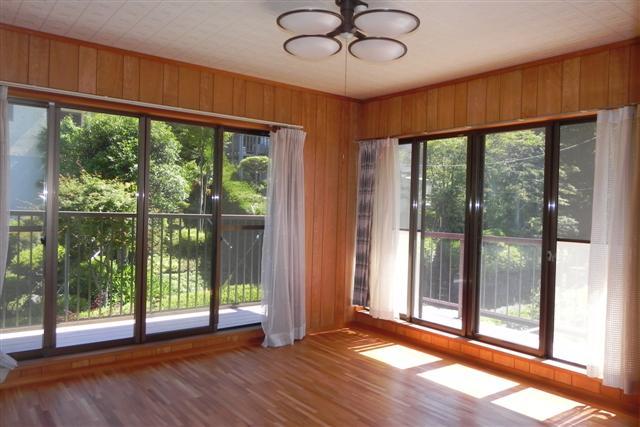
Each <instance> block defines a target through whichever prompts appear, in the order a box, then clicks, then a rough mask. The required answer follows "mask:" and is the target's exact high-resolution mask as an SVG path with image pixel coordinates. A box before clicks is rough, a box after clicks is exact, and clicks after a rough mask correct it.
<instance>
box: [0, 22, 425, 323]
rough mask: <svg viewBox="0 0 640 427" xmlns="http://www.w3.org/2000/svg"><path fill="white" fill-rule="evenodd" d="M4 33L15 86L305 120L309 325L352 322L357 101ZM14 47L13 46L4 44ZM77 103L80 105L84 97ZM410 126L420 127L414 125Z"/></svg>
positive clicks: (396, 114) (2, 54)
mask: <svg viewBox="0 0 640 427" xmlns="http://www.w3.org/2000/svg"><path fill="white" fill-rule="evenodd" d="M5 32H6V33H7V34H8V33H10V34H9V36H6V34H5ZM0 35H2V49H1V50H0V67H1V68H2V73H3V74H2V75H3V76H5V75H8V77H10V80H11V81H16V82H26V81H30V82H32V83H33V84H39V85H42V86H51V87H55V88H60V89H66V90H72V91H75V90H78V89H80V90H83V91H85V92H89V93H93V92H96V93H99V94H102V95H108V96H112V97H121V98H126V99H133V100H140V101H142V102H149V103H154V104H161V105H169V106H181V107H184V108H192V109H201V110H203V111H213V112H216V113H222V114H238V115H241V116H251V117H254V118H257V119H263V120H277V121H280V122H285V123H300V124H302V125H303V126H304V129H305V131H306V132H307V139H306V142H305V150H304V162H305V198H306V206H305V221H306V224H307V229H306V232H307V239H306V240H305V245H306V250H307V252H306V271H307V277H306V294H307V302H306V303H307V309H308V311H307V319H308V329H309V332H315V331H322V330H326V329H331V328H335V327H339V326H342V325H344V322H345V319H346V320H348V319H350V316H351V310H350V304H349V301H348V299H349V296H350V288H349V284H350V283H351V275H352V270H351V263H350V262H348V259H349V258H350V256H351V255H352V254H353V250H354V248H353V245H354V241H353V235H354V226H355V201H354V200H353V199H352V196H355V189H356V184H357V183H356V169H357V152H358V146H357V144H355V143H354V142H353V141H354V139H355V137H356V135H358V134H359V133H357V132H359V130H358V129H362V128H364V126H361V127H358V124H359V122H360V120H359V116H360V114H361V111H360V107H359V103H357V102H353V101H352V100H347V99H345V98H342V97H337V96H333V95H327V94H322V93H319V92H316V91H309V90H305V89H301V88H294V87H291V86H288V85H283V84H279V83H272V82H268V81H265V80H260V79H254V78H251V77H246V76H242V75H238V74H233V73H228V72H223V71H219V70H213V69H206V68H204V67H199V66H192V65H189V64H183V63H177V62H174V61H169V60H164V59H161V58H153V57H149V56H144V55H139V54H136V53H134V52H128V51H121V50H117V49H112V48H108V47H101V46H97V45H93V44H87V43H83V42H78V41H75V40H68V39H64V38H61V37H57V36H55V37H49V36H48V35H46V34H39V33H38V34H35V33H22V32H21V31H17V30H11V31H9V30H6V29H5V27H4V26H2V25H1V24H0ZM7 40H9V42H7ZM16 40H17V41H16ZM20 40H26V41H27V43H26V44H25V43H24V41H22V42H20ZM10 44H11V46H13V47H10V48H5V46H7V45H10ZM14 56H15V61H14V62H11V68H7V67H6V66H5V64H8V63H9V62H8V61H9V59H11V58H13V57H14ZM94 58H95V59H94ZM16 61H17V62H16ZM418 99H421V102H420V101H416V102H418V103H421V105H415V103H414V102H413V97H412V101H411V103H410V105H411V109H410V111H411V114H412V117H416V120H415V125H416V126H415V127H416V128H420V127H423V126H424V125H425V124H426V108H427V102H426V91H423V93H422V96H421V97H420V96H418V97H416V100H418ZM78 102H79V103H80V104H82V100H79V101H78ZM379 107H380V105H379V104H376V106H375V107H374V108H370V111H373V112H374V114H373V117H381V116H380V114H379V111H380V109H379ZM385 108H386V109H387V111H390V112H392V113H391V115H390V119H389V117H386V116H385V120H384V123H385V127H387V126H388V125H391V128H392V129H393V130H394V131H397V132H400V131H401V130H402V101H401V100H400V99H397V100H390V101H389V102H388V103H386V105H385ZM414 113H416V114H415V115H414ZM158 114H162V113H158ZM420 116H421V117H422V118H421V119H419V118H418V117H420ZM212 122H215V119H212ZM411 122H412V123H406V124H405V125H406V126H409V125H410V124H411V126H413V125H414V123H413V122H414V120H411ZM238 126H242V124H241V123H238ZM374 126H376V127H374V128H368V130H370V131H371V133H370V134H371V135H372V136H376V134H377V130H378V129H377V122H376V123H375V124H374ZM346 189H348V192H347V190H346Z"/></svg>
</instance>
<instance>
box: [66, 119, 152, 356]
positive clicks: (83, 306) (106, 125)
mask: <svg viewBox="0 0 640 427" xmlns="http://www.w3.org/2000/svg"><path fill="white" fill-rule="evenodd" d="M139 120H140V119H138V118H137V117H131V116H123V115H115V114H107V113H102V112H89V111H80V110H72V109H66V108H65V109H61V110H60V111H59V122H58V126H59V140H58V150H59V156H58V158H59V161H58V168H59V174H58V177H57V178H58V179H57V186H58V199H57V204H58V223H57V230H58V233H57V245H58V249H57V253H58V260H57V292H56V301H55V304H56V313H55V315H56V346H57V347H67V346H75V345H81V344H89V343H95V342H100V341H113V340H121V339H127V338H132V337H133V336H134V314H135V313H134V311H135V310H134V307H135V304H134V299H135V277H136V270H137V266H136V262H135V261H136V251H137V250H138V248H137V246H136V226H137V221H136V212H137V199H138V181H139V168H138V164H139V147H140V135H139Z"/></svg>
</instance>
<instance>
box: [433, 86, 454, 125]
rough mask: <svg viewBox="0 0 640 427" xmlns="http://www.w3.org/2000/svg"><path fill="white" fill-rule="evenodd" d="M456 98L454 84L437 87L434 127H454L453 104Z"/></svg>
mask: <svg viewBox="0 0 640 427" xmlns="http://www.w3.org/2000/svg"><path fill="white" fill-rule="evenodd" d="M455 98H456V87H455V85H449V86H443V87H440V88H438V107H437V109H438V112H437V117H438V120H437V124H436V128H437V129H438V130H441V129H450V128H452V127H454V106H455Z"/></svg>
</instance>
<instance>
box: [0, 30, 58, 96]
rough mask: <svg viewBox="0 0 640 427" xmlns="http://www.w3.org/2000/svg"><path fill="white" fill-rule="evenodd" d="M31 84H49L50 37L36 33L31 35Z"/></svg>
mask: <svg viewBox="0 0 640 427" xmlns="http://www.w3.org/2000/svg"><path fill="white" fill-rule="evenodd" d="M0 67H1V65H0ZM29 84H32V85H36V86H45V87H46V86H48V85H49V39H46V38H44V37H39V36H36V35H30V36H29Z"/></svg>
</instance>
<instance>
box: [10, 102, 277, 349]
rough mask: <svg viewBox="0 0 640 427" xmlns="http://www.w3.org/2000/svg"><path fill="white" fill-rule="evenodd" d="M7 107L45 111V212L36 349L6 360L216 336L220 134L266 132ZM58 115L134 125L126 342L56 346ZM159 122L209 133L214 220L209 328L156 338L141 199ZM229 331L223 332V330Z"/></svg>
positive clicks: (144, 116)
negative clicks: (130, 310)
mask: <svg viewBox="0 0 640 427" xmlns="http://www.w3.org/2000/svg"><path fill="white" fill-rule="evenodd" d="M9 103H10V104H14V105H25V106H32V107H39V108H43V109H46V112H47V171H46V186H47V200H46V205H45V206H46V207H45V209H46V212H45V230H44V236H45V241H46V243H47V244H46V246H45V263H44V264H45V265H44V272H43V277H44V282H45V286H44V292H43V295H44V304H43V325H42V326H43V342H42V347H41V348H39V349H34V350H26V351H20V352H14V353H12V354H11V356H12V357H14V358H15V359H16V360H28V359H35V358H42V357H53V356H60V355H67V354H77V353H83V352H88V351H95V350H104V349H109V348H114V347H119V346H124V345H135V344H143V343H146V342H155V341H163V340H169V339H174V338H180V337H186V336H194V335H201V334H208V333H215V332H218V309H219V304H220V275H221V263H220V253H221V251H220V240H221V233H222V209H221V202H222V191H223V190H222V167H223V159H222V156H223V154H224V133H225V132H236V133H244V134H250V135H260V136H269V132H268V131H266V130H264V131H263V130H258V129H252V128H242V127H236V126H233V127H232V126H228V125H220V124H215V123H207V122H206V121H201V120H197V119H195V118H194V119H193V120H189V119H184V118H174V117H172V116H171V115H170V114H167V115H164V114H162V112H158V113H156V112H153V113H151V112H143V113H137V112H131V111H127V110H126V109H125V110H118V109H115V108H103V107H94V106H87V105H83V103H81V102H79V103H76V102H73V101H68V100H65V101H62V102H58V101H46V100H42V99H41V98H38V99H30V98H24V97H15V96H10V97H9ZM62 109H72V110H78V111H83V112H95V113H105V114H112V115H119V116H127V117H135V118H138V120H139V139H138V163H139V168H140V169H139V171H140V172H139V175H138V200H137V207H136V209H137V212H136V237H135V241H136V275H135V302H134V306H135V312H134V319H135V323H134V333H133V336H132V337H130V338H124V339H115V340H109V341H101V342H93V343H87V344H79V345H73V346H66V347H57V346H56V342H55V341H56V326H57V320H56V298H55V296H56V288H57V277H56V276H57V262H56V259H57V258H56V252H55V251H56V250H57V228H58V218H57V217H58V206H57V204H58V175H59V174H58V170H59V163H60V161H59V148H60V143H59V140H60V138H59V133H60V132H59V123H60V118H61V110H62ZM152 120H155V121H165V122H171V123H181V124H189V125H194V126H202V127H208V128H210V129H212V130H213V132H214V136H213V138H214V139H213V141H212V144H213V145H214V159H213V163H214V193H213V194H212V209H211V211H212V212H211V214H212V217H213V220H214V224H215V226H214V232H213V243H214V244H213V261H212V262H213V264H212V266H213V267H212V275H213V277H212V282H211V286H212V292H211V294H210V312H209V325H208V326H204V327H197V328H190V329H182V330H176V331H168V332H161V333H155V334H147V333H146V328H145V326H146V285H147V284H146V272H147V271H146V270H147V257H148V248H147V236H148V230H147V223H148V197H145V195H146V194H147V189H148V178H149V177H148V175H149V149H150V146H151V139H150V138H151V136H150V124H151V121H152ZM257 325H258V324H257V323H256V324H250V325H241V326H238V327H237V328H245V327H251V326H257ZM229 329H234V328H224V329H223V330H225V331H226V330H229Z"/></svg>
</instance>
